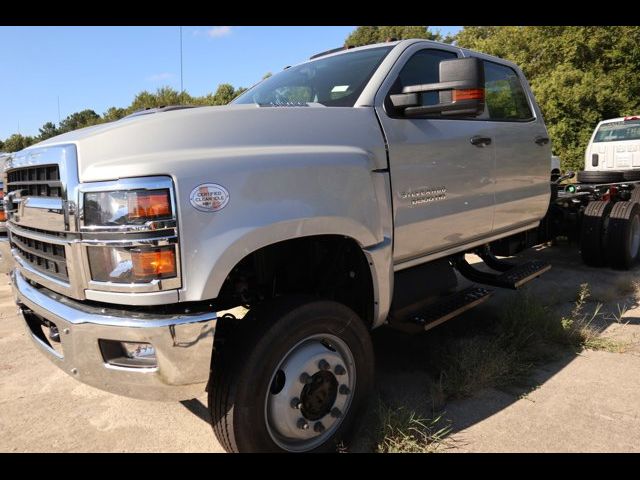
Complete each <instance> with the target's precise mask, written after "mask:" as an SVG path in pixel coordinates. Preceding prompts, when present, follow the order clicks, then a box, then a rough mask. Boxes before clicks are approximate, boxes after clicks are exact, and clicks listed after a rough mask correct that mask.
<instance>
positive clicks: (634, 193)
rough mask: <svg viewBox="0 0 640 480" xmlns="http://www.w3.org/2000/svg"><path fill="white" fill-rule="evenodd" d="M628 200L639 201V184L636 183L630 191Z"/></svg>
mask: <svg viewBox="0 0 640 480" xmlns="http://www.w3.org/2000/svg"><path fill="white" fill-rule="evenodd" d="M629 201H630V202H636V203H640V185H637V186H636V187H635V188H634V189H633V190H632V191H631V198H630V199H629Z"/></svg>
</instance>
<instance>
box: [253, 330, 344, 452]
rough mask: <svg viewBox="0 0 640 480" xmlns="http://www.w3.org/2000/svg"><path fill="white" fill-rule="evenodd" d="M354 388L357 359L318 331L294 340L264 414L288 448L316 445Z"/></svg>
mask: <svg viewBox="0 0 640 480" xmlns="http://www.w3.org/2000/svg"><path fill="white" fill-rule="evenodd" d="M355 386H356V371H355V362H354V358H353V354H352V353H351V350H350V349H349V347H348V346H347V344H346V343H345V342H344V341H342V340H341V339H340V338H338V337H336V336H335V335H331V334H318V335H312V336H309V337H307V338H305V339H304V340H302V341H300V342H298V343H297V344H296V345H295V346H294V347H293V348H292V349H291V350H289V351H288V352H287V353H286V355H284V357H283V359H282V360H281V362H280V363H279V364H278V366H277V367H276V369H275V370H274V372H273V374H272V375H271V379H270V382H269V390H268V391H267V394H266V398H265V404H264V413H265V421H266V426H267V431H268V432H269V435H270V436H271V439H272V440H273V441H274V442H275V443H276V444H277V445H278V446H279V447H280V448H282V449H284V450H287V451H290V452H305V451H309V450H313V449H314V448H317V447H319V446H320V445H322V444H323V443H324V442H325V441H327V439H328V438H330V437H331V436H332V435H333V434H334V433H335V432H336V430H337V429H338V427H339V426H340V425H341V424H342V422H343V420H344V418H345V417H346V415H347V414H348V412H349V408H350V406H351V400H352V397H353V392H355Z"/></svg>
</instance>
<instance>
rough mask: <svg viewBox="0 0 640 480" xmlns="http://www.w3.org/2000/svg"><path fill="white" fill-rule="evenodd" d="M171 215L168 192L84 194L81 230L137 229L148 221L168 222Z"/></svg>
mask: <svg viewBox="0 0 640 480" xmlns="http://www.w3.org/2000/svg"><path fill="white" fill-rule="evenodd" d="M172 215H173V212H172V211H171V197H170V194H169V190H168V189H157V190H121V191H113V192H87V193H85V194H84V224H85V226H96V225H98V226H109V225H112V226H118V225H141V224H144V223H146V222H148V221H150V220H168V219H171V218H172Z"/></svg>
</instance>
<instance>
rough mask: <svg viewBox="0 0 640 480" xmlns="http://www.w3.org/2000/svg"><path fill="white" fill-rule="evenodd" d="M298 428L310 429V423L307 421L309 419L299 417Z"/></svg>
mask: <svg viewBox="0 0 640 480" xmlns="http://www.w3.org/2000/svg"><path fill="white" fill-rule="evenodd" d="M297 425H298V428H299V429H301V430H308V429H309V424H308V423H307V421H306V420H305V419H304V418H299V419H298V423H297Z"/></svg>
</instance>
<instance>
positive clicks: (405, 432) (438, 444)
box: [374, 401, 450, 453]
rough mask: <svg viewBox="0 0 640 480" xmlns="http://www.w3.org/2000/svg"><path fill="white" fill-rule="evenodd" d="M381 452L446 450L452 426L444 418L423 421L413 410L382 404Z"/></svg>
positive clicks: (379, 420) (378, 441) (377, 446)
mask: <svg viewBox="0 0 640 480" xmlns="http://www.w3.org/2000/svg"><path fill="white" fill-rule="evenodd" d="M377 423H378V431H377V436H376V437H377V438H376V441H375V448H374V450H375V451H376V452H377V453H433V452H435V451H437V450H438V449H440V448H442V447H443V446H444V444H445V438H446V436H447V435H448V434H449V432H450V427H449V426H445V427H442V426H440V425H441V423H442V418H441V417H436V418H433V419H426V418H422V417H421V416H420V415H418V414H416V413H415V412H414V411H412V410H408V409H405V408H403V407H398V408H393V407H390V406H389V405H387V404H385V403H384V402H382V401H379V402H378V417H377Z"/></svg>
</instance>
